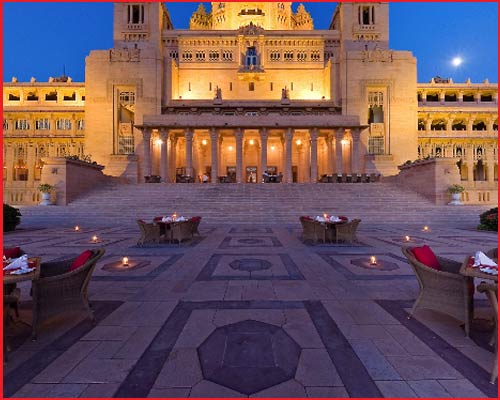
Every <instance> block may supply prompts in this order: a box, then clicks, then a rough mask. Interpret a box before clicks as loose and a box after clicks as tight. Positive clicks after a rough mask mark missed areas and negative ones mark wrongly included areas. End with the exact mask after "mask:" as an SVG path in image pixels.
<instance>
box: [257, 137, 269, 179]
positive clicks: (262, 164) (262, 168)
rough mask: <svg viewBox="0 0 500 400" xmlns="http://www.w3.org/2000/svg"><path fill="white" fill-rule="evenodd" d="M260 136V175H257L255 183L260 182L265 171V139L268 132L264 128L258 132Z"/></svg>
mask: <svg viewBox="0 0 500 400" xmlns="http://www.w3.org/2000/svg"><path fill="white" fill-rule="evenodd" d="M259 135H260V173H259V174H258V175H257V183H259V182H262V175H263V174H264V171H266V170H267V139H268V138H269V132H268V131H267V129H266V128H262V129H261V130H260V131H259Z"/></svg>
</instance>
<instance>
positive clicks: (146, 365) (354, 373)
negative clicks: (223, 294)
mask: <svg viewBox="0 0 500 400" xmlns="http://www.w3.org/2000/svg"><path fill="white" fill-rule="evenodd" d="M214 309H215V310H251V309H259V310H266V309H267V310H280V309H281V310H290V309H304V310H306V311H307V312H308V314H309V317H310V318H311V320H312V322H313V324H314V326H315V328H316V330H317V332H318V334H319V336H320V338H321V340H322V342H323V344H324V346H325V348H326V350H327V352H328V355H329V357H330V359H331V360H332V362H333V364H334V365H335V368H336V369H337V372H338V374H339V375H340V378H341V379H342V382H343V384H344V386H345V389H346V390H347V392H348V394H349V396H350V397H382V394H381V393H380V391H379V389H378V388H377V386H376V385H375V383H374V381H373V379H372V378H371V377H370V375H369V374H368V371H367V370H366V368H365V367H364V365H363V363H362V362H361V360H360V359H359V358H358V356H357V354H356V352H355V351H354V350H353V348H352V347H351V345H350V344H349V342H348V340H347V339H346V337H345V336H344V334H343V333H342V331H341V330H340V329H339V327H338V326H337V324H336V323H335V321H334V320H333V319H332V318H331V316H330V314H328V312H327V310H326V309H325V307H324V306H323V304H322V303H321V302H320V301H203V302H183V301H181V302H179V303H178V304H177V306H176V307H175V309H174V310H173V311H172V313H171V314H170V316H169V317H168V319H167V320H166V321H165V323H164V324H163V326H162V327H161V328H160V330H159V332H158V334H157V335H156V336H155V338H154V339H153V341H152V342H151V343H150V345H149V346H148V348H147V349H146V351H145V352H144V353H143V354H142V356H141V358H140V359H139V360H138V361H137V363H136V364H135V366H134V367H133V368H132V370H131V371H130V372H129V374H128V375H127V378H126V379H125V380H124V381H123V382H122V384H121V385H120V387H119V388H118V390H117V391H116V393H115V394H114V396H113V397H114V398H137V397H139V398H145V397H147V396H148V394H149V392H150V391H151V389H152V387H153V385H154V383H155V381H156V379H157V377H158V375H159V373H160V371H161V370H162V368H163V365H164V364H165V362H166V361H167V359H168V357H169V355H170V352H171V351H172V349H173V347H174V345H175V342H176V341H177V339H178V338H179V336H180V335H181V333H182V330H183V329H184V327H185V325H186V323H187V321H188V319H189V317H190V316H191V313H192V312H193V311H194V310H214Z"/></svg>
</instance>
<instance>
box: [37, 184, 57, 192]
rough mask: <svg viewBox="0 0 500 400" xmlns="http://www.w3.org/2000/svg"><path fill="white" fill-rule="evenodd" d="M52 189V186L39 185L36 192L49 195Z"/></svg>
mask: <svg viewBox="0 0 500 400" xmlns="http://www.w3.org/2000/svg"><path fill="white" fill-rule="evenodd" d="M52 189H54V186H52V185H50V184H48V183H41V184H40V185H39V186H38V190H39V191H40V192H42V193H50V191H51V190H52Z"/></svg>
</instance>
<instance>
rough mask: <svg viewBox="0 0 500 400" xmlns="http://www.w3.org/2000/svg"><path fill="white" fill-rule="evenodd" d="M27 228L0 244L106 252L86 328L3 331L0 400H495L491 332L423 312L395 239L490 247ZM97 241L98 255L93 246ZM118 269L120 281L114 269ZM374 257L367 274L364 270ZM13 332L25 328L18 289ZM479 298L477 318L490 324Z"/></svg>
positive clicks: (363, 234) (414, 231)
mask: <svg viewBox="0 0 500 400" xmlns="http://www.w3.org/2000/svg"><path fill="white" fill-rule="evenodd" d="M71 221H73V219H71V218H70V216H68V218H67V219H66V220H65V221H59V227H49V228H44V227H41V226H34V225H33V226H30V224H29V222H27V221H25V222H24V223H23V225H21V229H19V230H17V231H15V232H14V233H8V234H6V235H5V236H4V245H5V246H13V245H18V246H21V247H22V248H23V249H24V250H25V251H26V252H27V253H28V254H29V255H37V256H41V257H42V259H43V261H49V260H53V259H60V258H65V257H66V256H71V255H75V256H76V255H77V254H79V253H80V252H81V251H82V250H83V249H87V248H93V247H96V246H99V247H104V248H105V249H106V254H105V255H104V257H103V258H102V259H101V260H100V261H99V263H98V265H97V268H96V270H95V272H94V276H93V279H92V281H91V284H90V299H91V302H92V305H93V308H94V310H95V314H96V318H97V324H96V325H95V326H93V325H92V324H91V323H90V322H89V321H88V320H87V319H85V315H84V314H79V313H73V314H67V315H64V316H58V317H56V318H54V319H53V320H50V321H47V322H46V323H44V324H43V325H42V326H41V327H40V330H39V338H38V341H37V342H32V341H31V340H30V339H29V327H28V326H27V325H25V324H23V323H22V322H17V323H16V324H14V325H11V326H10V327H9V328H8V330H7V332H6V334H7V338H8V340H9V343H10V345H11V347H12V350H11V352H10V353H9V360H8V362H7V363H6V364H5V365H4V396H5V397H51V398H56V397H162V398H165V397H337V398H338V397H496V395H497V385H491V384H490V383H489V382H488V381H489V375H490V369H491V366H492V364H493V360H494V354H493V349H491V348H490V347H489V346H488V344H487V342H488V340H489V337H490V335H491V333H489V332H476V331H473V333H472V335H471V338H470V339H469V338H465V337H464V331H463V328H462V327H461V326H460V322H458V321H456V320H454V319H452V318H451V317H448V316H446V315H441V314H438V313H435V312H431V311H425V310H420V311H418V312H417V313H416V314H415V318H414V319H412V320H408V319H407V318H406V316H407V311H408V310H409V308H410V307H411V305H412V304H413V301H414V299H415V298H416V295H417V293H418V284H417V281H416V279H415V277H414V274H413V271H412V269H411V267H410V266H409V264H408V263H407V262H406V261H405V259H404V257H403V256H402V254H401V251H400V247H401V245H402V244H403V243H404V237H405V236H406V235H409V236H410V237H411V238H412V239H411V240H412V242H413V243H416V244H417V243H418V244H420V243H427V244H429V245H430V246H431V247H432V248H433V249H434V251H435V252H436V253H437V254H439V255H442V256H445V257H448V258H451V259H454V260H457V261H462V260H463V259H464V257H465V256H466V255H468V254H471V253H473V252H475V251H476V250H488V249H490V248H492V247H495V246H497V236H496V233H488V232H477V231H475V230H474V229H473V228H472V227H470V226H464V227H463V229H458V228H449V227H446V226H432V225H431V230H430V232H424V231H422V227H421V226H415V225H413V226H404V227H403V226H401V225H399V226H397V225H391V224H386V225H384V224H379V223H378V224H376V225H370V224H367V223H364V222H362V223H361V225H360V228H359V234H358V239H359V242H358V243H354V244H353V245H347V244H339V245H335V244H333V245H332V244H319V245H311V244H310V243H304V242H302V241H301V239H300V234H301V228H300V224H299V222H298V218H297V223H295V224H289V225H273V224H271V223H270V224H268V225H265V226H264V225H263V226H261V225H259V226H248V225H245V226H240V225H238V224H236V223H235V224H221V225H216V224H206V223H205V224H204V222H203V221H202V223H201V225H200V233H201V236H200V237H197V238H195V240H194V241H193V242H190V243H185V244H182V245H180V246H178V245H170V244H160V245H158V246H145V247H139V246H137V243H136V242H137V239H138V236H139V232H138V228H137V227H136V226H134V225H133V224H132V223H131V224H130V225H129V226H121V225H117V226H113V225H111V224H110V225H107V226H98V225H95V224H94V225H93V226H90V225H89V226H86V225H85V221H78V223H79V224H80V226H81V227H82V229H81V231H80V232H79V233H76V232H74V231H73V230H72V225H73V224H72V222H71ZM93 235H97V236H98V237H99V239H100V243H98V244H92V243H90V238H91V237H92V236H93ZM123 256H127V257H129V258H130V266H129V267H128V268H125V267H121V266H120V260H121V258H122V257H123ZM370 256H376V257H377V260H378V261H379V265H378V266H377V267H370V265H369V259H370ZM20 287H21V290H22V300H23V301H22V303H21V320H24V321H26V322H30V318H31V311H30V305H31V303H30V297H29V284H28V283H23V284H21V285H20ZM490 313H491V310H490V308H489V306H488V302H487V301H486V298H485V297H483V295H481V294H476V315H478V316H483V317H484V318H489V317H490Z"/></svg>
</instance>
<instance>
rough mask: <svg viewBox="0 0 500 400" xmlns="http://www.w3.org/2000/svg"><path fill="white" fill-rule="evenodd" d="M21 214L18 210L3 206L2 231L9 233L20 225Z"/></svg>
mask: <svg viewBox="0 0 500 400" xmlns="http://www.w3.org/2000/svg"><path fill="white" fill-rule="evenodd" d="M20 217H21V213H20V212H19V209H18V208H15V207H12V206H9V205H8V204H5V203H4V205H3V231H4V232H10V231H13V230H15V229H16V226H17V225H19V224H20V223H21V218H20Z"/></svg>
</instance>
